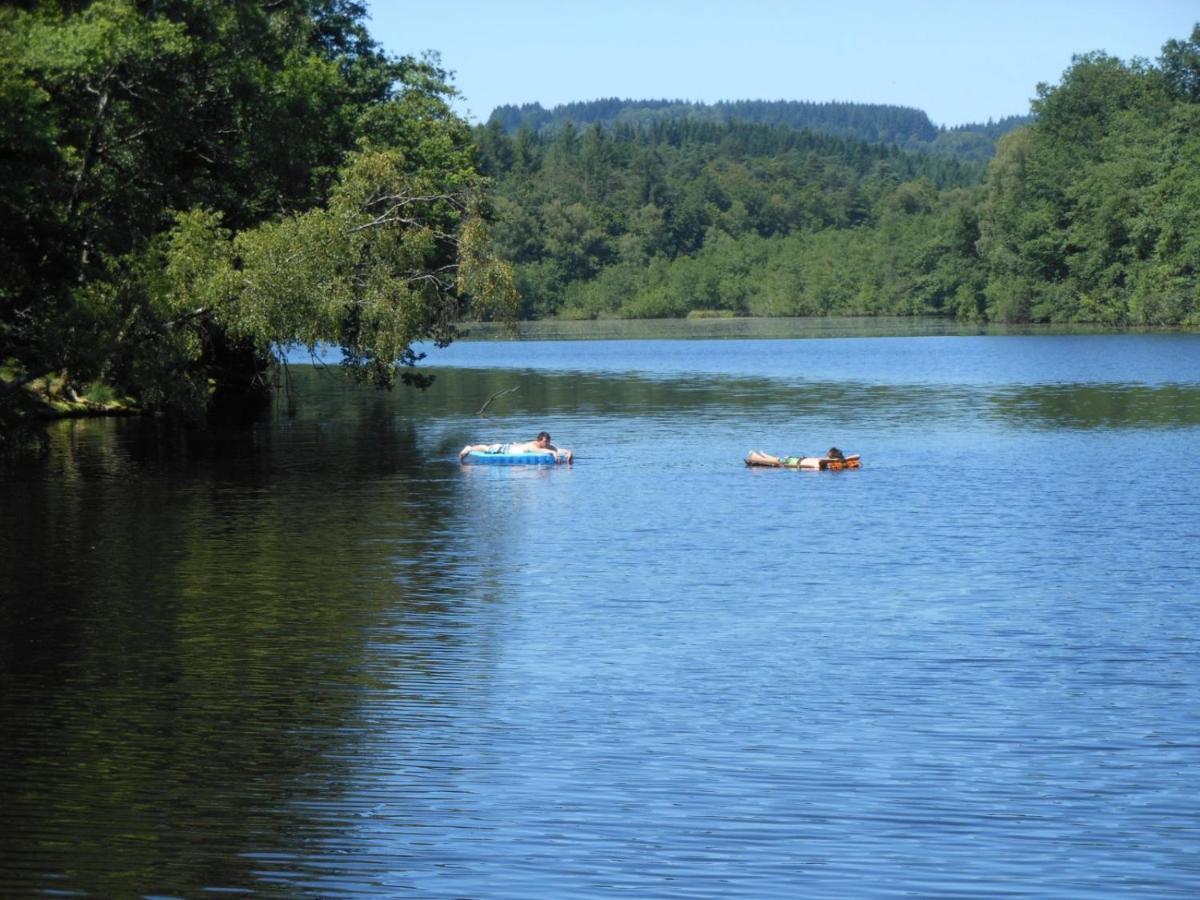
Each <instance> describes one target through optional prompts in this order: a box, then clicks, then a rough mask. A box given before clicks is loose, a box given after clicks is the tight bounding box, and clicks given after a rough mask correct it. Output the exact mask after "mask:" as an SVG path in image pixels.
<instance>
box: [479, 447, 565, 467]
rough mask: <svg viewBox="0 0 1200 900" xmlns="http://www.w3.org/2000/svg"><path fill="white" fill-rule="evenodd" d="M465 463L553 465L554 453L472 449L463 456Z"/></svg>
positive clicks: (485, 464)
mask: <svg viewBox="0 0 1200 900" xmlns="http://www.w3.org/2000/svg"><path fill="white" fill-rule="evenodd" d="M462 461H463V462H464V463H471V464H473V465H484V466H552V465H554V463H555V456H554V454H553V453H549V452H547V453H485V452H484V451H482V450H472V451H471V452H470V453H468V454H467V455H466V456H464V457H463V458H462Z"/></svg>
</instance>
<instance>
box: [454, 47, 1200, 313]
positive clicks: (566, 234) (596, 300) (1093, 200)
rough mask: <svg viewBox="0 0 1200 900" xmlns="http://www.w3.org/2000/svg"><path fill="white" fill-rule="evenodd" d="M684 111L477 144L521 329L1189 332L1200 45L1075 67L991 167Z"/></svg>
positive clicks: (1199, 304)
mask: <svg viewBox="0 0 1200 900" xmlns="http://www.w3.org/2000/svg"><path fill="white" fill-rule="evenodd" d="M804 106H805V105H803V104H798V105H796V107H797V108H802V107H804ZM811 106H814V107H819V106H820V105H819V104H814V105H811ZM677 108H678V104H669V103H668V104H665V105H663V106H662V107H661V108H660V109H659V112H665V113H666V114H665V115H663V116H662V117H660V118H655V117H652V116H651V117H649V118H647V119H645V120H642V119H640V118H635V120H634V121H623V120H622V119H621V116H622V115H623V114H624V113H625V112H626V111H627V110H628V109H629V107H628V106H623V105H622V104H621V102H620V101H606V102H602V103H598V104H576V105H572V106H570V107H565V108H560V109H561V110H564V113H563V114H564V116H565V115H566V112H565V111H567V110H570V111H572V112H573V113H575V114H579V113H588V114H589V115H593V117H594V121H593V124H591V125H589V126H587V127H583V128H580V127H577V126H576V125H575V124H574V122H573V121H572V120H571V119H569V118H564V119H563V121H562V122H561V124H558V125H557V126H555V127H539V128H537V129H535V128H534V127H532V125H533V124H535V122H532V121H531V122H525V121H522V120H519V118H514V114H513V113H512V110H513V108H508V110H509V112H508V113H505V114H499V113H498V114H497V115H496V116H493V118H492V119H491V120H490V121H489V122H488V124H487V125H486V126H482V127H479V128H477V129H476V142H477V144H478V146H479V150H480V161H481V165H482V166H483V168H484V171H485V172H487V173H488V174H489V175H490V176H491V177H492V178H493V181H494V188H493V205H494V208H495V212H496V214H497V217H498V224H497V226H496V229H495V234H496V238H497V241H498V243H499V246H500V249H501V252H502V254H504V255H505V256H506V258H508V259H509V260H511V261H512V262H513V263H514V264H515V269H516V274H517V280H518V286H519V288H520V291H521V294H522V296H523V303H524V306H523V312H524V314H525V315H526V316H530V317H543V316H549V315H557V316H565V317H578V318H589V317H607V316H620V317H656V316H684V315H828V314H853V315H864V314H865V315H871V314H903V315H927V314H931V315H951V316H956V317H959V318H964V319H969V320H989V321H1003V322H1098V323H1105V324H1113V325H1120V324H1155V325H1178V324H1191V325H1196V324H1200V273H1198V267H1200V127H1197V126H1198V125H1200V27H1198V28H1197V30H1196V31H1194V32H1193V34H1192V36H1191V38H1190V39H1189V40H1172V41H1169V42H1168V43H1167V44H1166V45H1165V46H1164V48H1163V53H1162V56H1161V58H1160V60H1159V63H1158V64H1157V65H1151V64H1148V63H1146V62H1143V61H1133V62H1130V63H1125V62H1122V61H1121V60H1119V59H1116V58H1114V57H1110V56H1107V55H1106V54H1103V53H1091V54H1087V55H1083V56H1079V57H1076V59H1075V60H1074V62H1073V65H1072V66H1071V68H1070V69H1069V70H1068V71H1067V72H1066V73H1065V75H1064V77H1063V79H1062V82H1061V83H1060V84H1058V85H1053V86H1051V85H1041V86H1039V87H1038V97H1037V99H1036V100H1035V101H1034V103H1033V110H1032V112H1033V114H1034V117H1033V119H1032V120H1031V121H1030V122H1029V123H1028V124H1026V125H1024V126H1022V127H1019V128H1016V129H1015V130H1010V131H1007V132H1005V133H1002V134H1001V133H1000V132H1001V130H1002V129H1001V128H1000V127H997V126H995V125H993V126H992V127H993V129H994V133H995V134H997V135H999V140H998V144H997V148H996V152H995V155H994V158H992V159H991V160H990V162H988V163H987V164H986V166H985V165H984V164H983V163H974V164H972V163H969V162H960V161H958V160H956V159H955V158H954V157H953V156H942V155H935V154H931V153H925V152H922V153H917V152H911V151H902V150H900V149H899V148H898V146H897V145H896V144H895V143H891V144H883V143H878V142H868V141H862V140H858V139H854V138H848V137H830V136H822V135H818V134H816V133H815V132H814V131H812V130H805V131H796V130H795V129H794V128H792V127H789V126H786V125H765V124H748V123H744V122H740V121H725V122H716V121H710V120H708V119H706V118H705V117H703V116H698V117H697V116H690V115H689V116H677V115H675V112H676V111H677ZM648 109H649V107H644V109H643V111H645V110H648ZM522 110H523V111H524V113H525V114H532V113H535V112H536V110H530V109H529V108H521V109H518V110H516V113H522ZM505 115H508V116H509V118H508V119H506V118H505ZM514 122H516V123H517V126H518V127H517V129H516V131H511V130H510V128H509V126H510V125H511V124H513V123H514ZM606 123H610V124H606ZM542 124H543V125H549V124H551V123H550V122H545V123H542ZM947 134H954V132H947Z"/></svg>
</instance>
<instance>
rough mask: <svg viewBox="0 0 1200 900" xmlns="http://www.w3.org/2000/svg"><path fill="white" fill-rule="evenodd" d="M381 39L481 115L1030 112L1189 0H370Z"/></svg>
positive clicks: (1190, 18)
mask: <svg viewBox="0 0 1200 900" xmlns="http://www.w3.org/2000/svg"><path fill="white" fill-rule="evenodd" d="M368 2H369V7H370V15H371V19H370V23H369V24H370V29H371V33H372V34H373V35H374V36H375V38H376V40H378V41H379V42H380V43H381V44H382V45H383V46H384V48H385V49H386V50H388V51H389V52H392V53H396V54H414V55H419V54H420V53H422V52H423V51H425V50H436V51H438V52H439V53H441V56H442V64H443V66H445V67H446V68H447V69H450V70H451V71H453V72H454V73H455V79H454V81H455V84H456V85H457V87H458V89H459V90H460V91H461V92H462V94H463V98H462V99H461V100H460V101H459V102H458V104H457V108H458V110H459V112H461V113H462V114H464V115H467V116H468V117H469V118H470V119H471V120H472V121H482V120H485V119H486V118H487V116H488V114H489V113H490V112H491V111H492V109H493V108H495V107H496V106H499V105H501V104H505V103H530V102H533V101H537V102H539V103H541V104H542V105H543V106H545V107H546V108H550V107H552V106H555V105H556V104H559V103H569V102H571V101H576V100H594V99H597V98H600V97H623V98H634V99H660V98H669V99H677V98H678V99H683V100H693V101H702V102H709V103H711V102H714V101H717V100H810V101H816V102H824V101H830V100H838V101H853V102H858V103H890V104H896V105H900V106H911V107H916V108H917V109H923V110H924V111H925V112H927V113H928V114H929V117H930V118H931V119H932V120H933V122H934V123H935V124H937V125H961V124H964V123H967V122H985V121H987V120H988V119H989V118H991V119H999V118H1001V117H1003V116H1007V115H1020V114H1024V113H1027V112H1028V111H1029V101H1030V99H1031V98H1032V97H1033V96H1034V95H1035V93H1036V86H1037V84H1038V82H1043V81H1044V82H1048V83H1050V84H1056V83H1057V82H1058V81H1059V80H1060V78H1061V77H1062V73H1063V71H1064V70H1065V69H1066V68H1067V67H1068V66H1069V65H1070V64H1071V56H1072V55H1073V54H1076V53H1085V52H1089V51H1092V50H1103V51H1105V52H1106V53H1109V54H1110V55H1112V56H1117V57H1120V58H1121V59H1123V60H1129V59H1132V58H1133V57H1143V58H1145V59H1148V60H1150V61H1154V60H1155V59H1157V57H1158V54H1159V52H1160V51H1161V49H1162V45H1163V44H1164V43H1165V42H1166V41H1168V40H1170V39H1171V38H1178V39H1186V38H1188V37H1189V36H1190V35H1191V31H1192V27H1193V25H1195V24H1196V23H1197V22H1198V21H1200V3H1197V2H1196V0H1120V2H1118V0H1041V2H1032V0H1009V2H996V0H958V2H949V0H925V2H920V0H892V2H884V0H858V2H848V3H837V2H836V0H819V2H814V0H792V2H787V0H688V2H684V0H604V2H594V0H437V2H430V0H421V2H409V0H368Z"/></svg>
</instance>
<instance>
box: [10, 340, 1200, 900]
mask: <svg viewBox="0 0 1200 900" xmlns="http://www.w3.org/2000/svg"><path fill="white" fill-rule="evenodd" d="M429 361H430V362H431V363H432V364H433V365H434V367H435V369H436V370H437V371H438V372H439V379H438V381H437V383H436V384H435V386H434V387H433V388H431V389H430V390H429V391H428V392H426V393H424V394H418V393H414V392H410V391H402V390H397V391H396V392H393V393H391V394H387V393H376V392H372V391H369V390H361V389H357V388H353V387H350V386H347V385H345V384H343V383H341V382H340V381H339V380H338V379H337V378H336V377H335V374H334V373H329V372H324V373H323V372H321V371H320V370H314V369H309V368H299V367H294V368H293V370H292V374H293V381H294V383H295V384H294V391H293V394H292V397H291V402H290V404H289V402H287V401H285V400H284V401H281V402H280V403H279V404H278V409H277V410H276V411H275V413H274V415H273V416H272V417H271V418H270V420H269V421H265V422H263V423H261V424H260V425H258V426H256V427H254V428H253V429H251V430H248V431H243V432H223V433H218V434H213V435H208V436H204V437H199V436H195V435H186V434H180V433H178V432H174V431H171V430H169V429H167V428H166V427H165V426H162V425H160V424H158V423H155V422H153V421H136V420H86V421H74V422H62V423H56V424H55V425H53V426H52V428H51V440H50V444H49V449H48V451H47V453H46V455H45V457H44V458H42V459H40V460H37V461H33V462H27V463H23V464H21V465H19V466H15V467H12V468H9V469H6V470H0V510H2V512H3V515H2V516H0V737H2V740H0V799H2V800H3V802H2V803H0V896H28V895H33V894H39V893H50V894H55V895H58V894H62V895H85V896H101V897H110V896H149V895H160V896H195V895H199V894H203V893H206V892H233V893H257V894H260V895H268V896H321V897H328V896H346V895H372V894H374V895H380V896H400V895H409V896H414V897H533V896H537V897H550V896H554V897H559V896H564V897H570V896H580V897H582V896H631V897H639V898H640V897H689V896H692V897H715V896H742V897H765V896H771V897H795V896H805V897H847V896H895V895H915V896H954V897H962V896H989V897H990V896H996V895H1005V894H1011V895H1018V896H1036V897H1083V896H1097V897H1099V896H1144V897H1163V896H1196V895H1197V894H1200V849H1198V848H1200V564H1198V563H1197V558H1196V547H1197V546H1198V545H1200V512H1198V509H1200V461H1198V460H1197V453H1196V450H1197V445H1198V444H1200V440H1198V439H1200V336H1194V335H1124V336H1120V335H1110V336H1020V337H1012V336H1010V337H994V336H976V337H946V336H926V337H898V338H875V337H863V338H855V339H839V338H829V339H823V340H737V339H726V340H719V341H644V340H643V341H637V340H634V341H597V342H579V341H561V342H559V341H550V342H532V341H520V342H507V343H505V342H471V343H461V344H455V345H454V346H453V347H451V348H449V349H448V350H446V351H444V352H435V353H433V354H432V355H431V358H430V360H429ZM511 388H516V390H515V391H511V392H509V393H504V394H500V392H501V391H509V389H511ZM497 395H499V396H497ZM492 398H494V399H492ZM489 399H491V403H490V405H489V406H488V408H487V410H486V415H485V416H480V415H479V414H478V410H479V409H480V408H481V407H482V406H484V405H485V404H487V403H488V401H489ZM289 406H290V409H289ZM542 428H545V429H547V430H549V431H550V432H551V433H552V434H553V435H554V438H555V440H556V442H558V443H560V444H562V445H565V446H568V447H571V448H572V449H573V450H574V451H575V452H576V454H577V458H578V461H577V463H576V465H575V466H574V467H571V468H567V467H560V468H555V469H550V470H546V469H520V468H512V469H510V468H497V469H489V468H484V467H478V468H469V467H468V468H463V467H460V466H459V465H458V463H457V462H456V461H455V452H456V451H457V450H458V449H459V448H460V447H461V446H462V445H463V444H465V443H467V442H469V441H482V440H506V439H513V438H520V437H526V436H530V437H531V436H532V435H533V434H534V433H535V432H536V431H538V430H539V429H542ZM832 443H836V444H838V446H840V447H842V448H843V449H844V450H846V451H847V452H857V453H861V454H862V455H863V458H864V460H865V467H864V468H863V469H862V470H860V471H856V472H842V473H810V472H791V471H775V470H748V469H746V468H744V467H743V466H742V465H741V462H740V460H741V458H742V456H743V455H744V454H745V452H746V451H747V450H748V449H750V448H751V447H756V448H760V449H764V450H767V451H771V452H777V453H783V452H787V453H805V454H815V453H818V452H821V451H823V450H824V449H826V448H827V447H828V446H829V445H830V444H832Z"/></svg>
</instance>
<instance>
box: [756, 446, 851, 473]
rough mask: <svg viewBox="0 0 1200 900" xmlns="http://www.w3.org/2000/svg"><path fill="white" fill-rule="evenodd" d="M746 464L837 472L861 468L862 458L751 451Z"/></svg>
mask: <svg viewBox="0 0 1200 900" xmlns="http://www.w3.org/2000/svg"><path fill="white" fill-rule="evenodd" d="M746 465H748V466H759V467H762V468H765V469H808V470H812V471H818V470H819V471H822V472H838V471H840V470H842V469H861V468H862V458H861V457H860V456H859V455H858V454H857V453H855V454H853V455H852V456H845V457H841V458H834V457H829V456H766V455H765V454H760V453H757V452H755V451H751V453H750V455H749V456H747V457H746Z"/></svg>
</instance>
